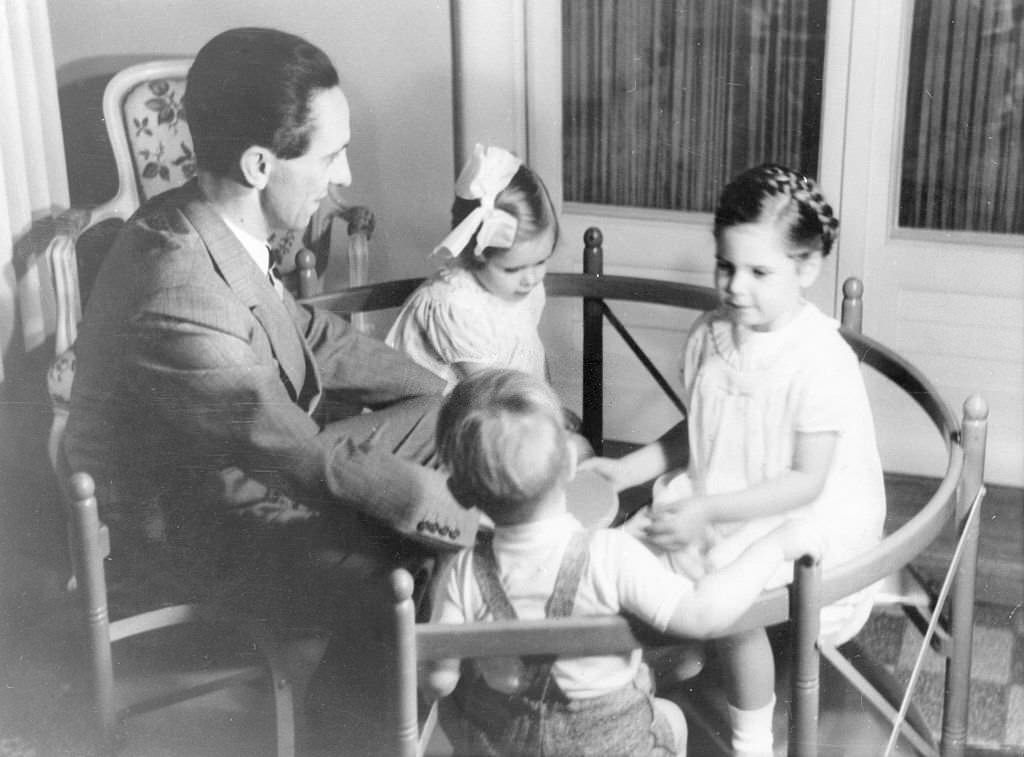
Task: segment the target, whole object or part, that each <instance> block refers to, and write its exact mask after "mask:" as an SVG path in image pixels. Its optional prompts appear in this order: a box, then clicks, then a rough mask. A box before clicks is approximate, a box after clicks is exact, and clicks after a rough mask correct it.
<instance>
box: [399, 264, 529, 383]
mask: <svg viewBox="0 0 1024 757" xmlns="http://www.w3.org/2000/svg"><path fill="white" fill-rule="evenodd" d="M545 301H546V295H545V293H544V284H543V283H541V284H538V285H537V286H536V287H534V288H533V290H531V292H530V293H529V295H527V296H526V297H524V298H523V299H522V300H519V301H516V302H508V301H506V300H503V299H501V298H499V297H496V296H495V295H493V294H491V292H489V291H488V290H487V289H485V288H484V287H483V286H482V285H481V284H480V282H479V281H477V279H476V277H475V276H474V275H473V273H472V272H471V271H469V270H468V269H466V268H465V267H463V266H461V265H459V264H458V263H450V264H449V265H447V266H445V267H443V268H441V269H440V270H438V271H436V272H435V273H434V274H433V275H432V276H430V277H429V278H428V279H427V280H426V281H424V282H423V284H421V285H420V287H419V288H418V289H417V290H416V291H415V292H413V293H412V295H411V296H410V297H409V299H408V300H406V302H405V305H403V307H402V310H401V312H400V313H399V314H398V318H397V319H396V320H395V323H394V325H393V326H392V327H391V331H390V332H389V333H388V336H387V340H386V341H387V343H388V344H389V345H390V346H392V347H394V348H396V349H398V350H401V351H402V352H404V353H405V354H406V355H408V356H409V357H410V358H412V359H413V360H414V361H415V362H417V363H419V364H420V365H422V366H423V367H424V368H427V369H429V370H430V371H433V372H434V373H435V374H437V375H438V376H440V377H441V378H443V379H444V380H445V381H447V382H448V388H449V389H451V388H452V387H453V386H454V385H455V384H456V383H457V382H458V380H459V376H458V374H457V373H456V372H455V369H454V367H453V366H454V365H455V364H456V363H481V364H484V365H493V366H495V367H503V368H515V369H518V370H521V371H525V372H526V373H530V374H533V375H535V376H538V377H539V378H544V377H545V365H544V345H543V343H542V342H541V340H540V335H539V333H538V332H537V327H538V324H539V323H540V317H541V314H542V313H543V311H544V303H545Z"/></svg>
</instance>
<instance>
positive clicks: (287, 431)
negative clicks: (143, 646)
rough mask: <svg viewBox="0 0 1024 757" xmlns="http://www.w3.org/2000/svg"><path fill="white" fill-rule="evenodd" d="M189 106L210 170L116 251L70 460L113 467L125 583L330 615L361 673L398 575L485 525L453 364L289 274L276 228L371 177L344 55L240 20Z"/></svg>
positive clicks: (82, 381)
mask: <svg viewBox="0 0 1024 757" xmlns="http://www.w3.org/2000/svg"><path fill="white" fill-rule="evenodd" d="M185 109H186V112H187V114H188V120H189V126H190V129H191V132H192V136H193V139H194V142H195V153H196V159H197V163H198V169H199V170H198V176H197V178H196V179H195V180H193V181H192V182H190V183H189V184H187V185H185V186H184V187H182V188H180V189H176V190H172V191H170V192H167V193H165V194H163V195H160V196H158V197H156V198H154V199H153V200H152V201H150V202H147V203H146V204H145V205H144V206H143V207H141V208H140V209H139V210H138V211H137V212H136V213H135V215H134V216H133V217H132V218H131V219H130V220H129V221H128V222H127V223H126V224H125V227H124V229H123V230H122V231H121V232H120V234H119V235H118V237H117V239H116V241H115V243H114V245H113V247H112V249H111V251H110V252H109V253H108V255H107V257H106V259H105V260H104V263H103V267H102V270H101V271H100V273H99V275H98V277H97V280H96V283H95V285H94V288H93V290H92V293H91V295H90V298H89V302H88V306H87V309H86V313H85V317H84V319H83V323H82V327H81V331H80V336H79V339H78V343H77V350H76V351H77V355H78V367H77V374H76V377H75V382H74V387H73V391H72V398H71V413H70V418H69V420H68V426H67V433H66V437H65V440H64V454H65V459H66V462H67V466H68V469H69V471H79V470H84V471H88V472H90V473H92V475H93V476H94V478H95V479H96V482H97V490H98V498H99V502H100V506H101V513H102V516H103V517H104V519H105V520H106V521H107V523H108V525H109V526H110V527H111V531H112V534H113V549H114V553H113V556H112V558H113V559H112V563H111V568H110V570H111V571H113V573H114V574H115V575H116V576H118V579H119V580H120V579H126V580H127V583H128V584H131V583H132V582H134V583H136V584H138V583H143V584H145V586H146V588H145V589H144V591H145V593H146V595H147V600H152V598H153V596H152V594H153V588H152V587H153V586H154V585H155V584H159V585H161V586H163V587H166V586H167V585H170V586H171V587H173V588H172V589H171V593H176V594H177V595H178V596H175V597H173V598H174V599H176V600H180V599H202V600H207V601H209V600H217V601H222V602H227V603H234V604H236V605H238V606H240V607H242V608H244V609H246V610H248V611H253V612H258V613H260V614H261V615H265V616H269V617H274V618H277V619H278V620H279V621H280V622H286V623H288V624H291V625H296V626H299V627H308V626H309V625H323V624H327V625H328V626H329V627H330V628H331V629H332V630H334V631H335V632H336V636H342V637H344V638H345V644H344V646H341V645H339V646H338V647H337V648H335V649H333V651H332V650H329V655H331V657H332V659H334V660H335V664H334V665H333V670H334V671H335V672H336V673H338V677H339V679H340V680H343V682H344V683H343V685H345V686H351V687H352V688H353V689H354V690H356V691H359V690H361V688H362V687H363V685H364V684H365V683H366V681H369V680H371V679H372V676H373V674H374V672H375V671H374V670H373V669H372V666H369V665H366V664H364V663H365V662H366V661H367V660H371V659H372V658H373V653H374V644H373V643H374V641H375V639H377V638H379V631H378V630H376V628H375V625H374V624H375V615H374V613H375V609H376V608H378V607H381V606H383V604H384V598H383V596H382V592H383V591H384V588H383V586H384V580H385V577H386V575H387V573H388V571H389V570H390V569H391V568H392V567H393V566H394V565H396V564H399V563H404V564H406V565H409V566H410V567H412V568H414V569H416V568H422V567H423V566H427V565H429V560H430V556H431V554H433V553H434V552H435V550H436V548H437V547H438V546H441V547H445V546H447V547H449V548H452V547H456V546H461V545H466V544H470V543H472V540H473V537H474V534H475V530H476V516H475V513H473V512H470V511H467V510H464V509H463V508H461V507H460V506H459V505H458V504H457V503H456V502H455V500H454V499H453V498H452V497H451V495H450V493H449V492H448V490H447V486H446V483H445V480H444V477H443V476H442V475H441V474H440V473H439V472H437V471H435V470H433V469H432V467H431V466H432V464H433V463H434V439H433V433H434V421H435V414H436V411H437V408H438V405H439V399H440V396H439V393H440V392H441V390H442V389H443V382H442V381H441V380H440V379H438V378H437V377H435V376H434V375H433V374H432V373H430V372H428V371H426V370H424V369H422V368H420V367H419V366H418V365H416V364H414V363H413V362H411V361H409V360H407V359H406V358H405V357H404V356H403V355H401V354H399V353H398V352H395V351H393V350H391V349H389V348H388V347H386V346H385V345H384V344H383V343H381V342H378V341H376V340H373V339H370V338H369V337H366V336H363V335H361V334H359V333H357V332H356V331H354V330H353V329H351V328H350V327H349V325H348V323H347V322H346V321H345V320H343V319H342V318H340V317H338V316H336V315H334V314H331V313H328V312H324V311H320V310H317V309H313V308H309V307H306V306H302V305H299V304H297V303H296V302H295V301H294V299H293V298H292V297H291V295H289V294H288V293H286V292H285V291H284V290H283V287H281V286H280V283H279V282H277V281H276V280H275V279H274V277H273V272H272V270H271V265H270V260H269V251H268V247H267V238H268V237H269V236H270V235H271V233H273V232H275V231H282V230H284V231H287V230H293V229H302V228H304V227H305V226H306V225H307V224H308V222H309V220H310V217H311V216H312V215H313V213H314V211H315V210H316V209H317V207H318V205H319V203H320V201H321V200H322V199H323V198H324V197H325V195H326V194H327V190H328V185H329V184H330V183H336V184H342V185H346V184H348V183H349V182H350V180H351V175H350V171H349V164H348V155H347V150H348V142H349V108H348V103H347V101H346V98H345V95H344V94H343V93H342V90H341V88H340V86H339V80H338V74H337V72H336V71H335V69H334V67H333V65H332V64H331V62H330V61H329V59H328V58H327V56H326V55H325V54H324V53H323V52H322V51H321V50H319V49H318V48H316V47H315V46H313V45H311V44H309V43H308V42H306V41H304V40H302V39H300V38H298V37H294V36H292V35H289V34H285V33H283V32H278V31H274V30H269V29H233V30H230V31H227V32H224V33H222V34H220V35H218V36H217V37H215V38H213V39H212V40H211V41H210V42H208V43H207V44H206V45H205V46H204V47H203V48H202V50H200V52H199V53H198V55H197V56H196V59H195V62H194V64H193V66H192V68H191V70H190V71H189V75H188V82H187V88H186V94H185ZM353 404H354V405H356V406H358V407H361V408H364V409H365V411H364V412H362V413H357V414H356V415H353V416H350V417H342V418H337V417H334V416H335V415H336V410H337V408H339V407H349V408H350V407H352V406H353ZM427 537H429V540H428V538H427ZM428 541H429V542H430V544H431V545H432V546H424V544H426V543H427V542H428ZM128 579H130V580H128ZM346 653H347V654H346ZM360 665H362V667H361V668H360ZM353 666H354V667H353ZM356 668H359V669H356ZM364 677H365V679H366V680H363V678H364ZM363 690H364V691H365V689H363ZM361 698H362V699H366V698H367V697H365V696H364V697H361ZM370 699H371V701H372V698H370Z"/></svg>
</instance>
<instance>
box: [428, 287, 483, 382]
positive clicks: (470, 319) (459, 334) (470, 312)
mask: <svg viewBox="0 0 1024 757" xmlns="http://www.w3.org/2000/svg"><path fill="white" fill-rule="evenodd" d="M449 295H450V296H448V297H446V298H444V299H441V298H437V297H433V298H430V299H429V300H426V301H424V302H423V303H421V307H420V308H419V313H418V321H419V327H420V329H421V330H422V333H423V335H424V338H425V339H426V341H427V342H428V343H429V344H430V346H431V347H432V348H433V349H434V351H435V352H436V353H437V356H438V358H440V359H441V361H442V362H444V363H447V364H449V365H451V364H454V363H497V362H500V356H499V355H498V353H497V351H496V349H495V348H496V346H497V345H498V344H500V342H501V340H500V338H499V337H500V332H499V324H498V323H496V321H497V317H496V314H495V313H494V311H493V309H491V308H487V307H486V306H485V303H484V302H482V300H481V299H480V298H479V297H476V296H474V293H472V292H467V291H462V290H459V289H452V290H449Z"/></svg>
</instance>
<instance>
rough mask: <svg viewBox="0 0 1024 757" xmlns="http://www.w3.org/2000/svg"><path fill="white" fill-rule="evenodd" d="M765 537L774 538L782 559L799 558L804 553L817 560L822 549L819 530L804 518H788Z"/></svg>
mask: <svg viewBox="0 0 1024 757" xmlns="http://www.w3.org/2000/svg"><path fill="white" fill-rule="evenodd" d="M765 538H768V539H775V541H776V543H777V544H778V545H779V549H780V550H782V557H783V559H784V560H799V559H800V558H801V557H803V556H804V555H809V556H810V557H813V558H814V559H815V560H818V559H820V558H821V555H822V552H823V551H824V544H822V540H821V534H820V532H819V531H818V529H817V528H815V527H814V526H813V525H812V523H811V522H810V521H808V520H807V519H806V518H790V519H788V520H787V521H786V522H785V523H783V524H782V525H781V526H779V527H778V528H776V529H775V530H774V531H771V532H770V533H769V534H768V535H767V536H766V537H765Z"/></svg>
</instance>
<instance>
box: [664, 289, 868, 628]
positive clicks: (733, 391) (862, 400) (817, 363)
mask: <svg viewBox="0 0 1024 757" xmlns="http://www.w3.org/2000/svg"><path fill="white" fill-rule="evenodd" d="M837 329H838V323H837V322H836V321H835V320H833V319H831V318H829V317H827V316H825V315H824V314H823V313H822V312H821V311H820V310H818V309H817V308H816V307H815V306H814V305H811V304H809V303H807V304H805V305H804V306H803V307H802V309H801V311H800V313H799V314H798V315H797V316H796V317H795V318H794V319H793V320H792V321H791V322H790V323H788V324H787V325H785V326H784V327H783V328H781V329H779V330H777V331H768V332H755V331H751V330H749V329H740V330H734V328H733V326H732V324H731V323H730V322H729V321H728V319H727V318H726V317H725V315H724V314H722V313H720V312H718V311H713V312H710V313H707V314H705V315H704V316H702V317H701V318H700V319H699V320H698V321H697V323H696V324H695V325H694V327H693V329H692V330H691V332H690V335H689V337H688V339H687V342H686V346H685V348H684V351H683V360H682V371H681V373H682V381H683V387H684V390H685V396H686V404H687V408H688V411H689V441H690V464H689V468H688V474H689V476H690V479H691V481H692V485H693V488H694V491H695V493H696V494H721V493H726V492H730V491H740V490H743V489H747V488H749V487H751V486H753V485H755V484H758V483H761V482H763V481H767V480H769V479H772V478H775V477H776V476H778V475H780V474H782V473H783V472H785V471H786V470H788V469H789V468H790V467H791V465H792V461H793V451H794V444H795V440H796V433H797V432H805V433H814V432H837V433H838V439H837V443H836V450H835V454H834V457H833V461H832V467H831V470H830V471H829V474H828V478H827V480H826V482H825V487H824V490H823V491H822V493H821V495H820V496H819V497H818V499H816V500H815V501H814V502H813V503H811V504H810V505H807V506H805V507H803V508H800V509H799V510H796V511H790V512H787V513H785V514H784V515H778V516H771V517H763V518H756V519H753V520H750V521H743V522H736V523H719V524H716V525H715V526H714V539H713V540H714V542H715V543H714V544H713V545H712V546H711V549H710V551H709V552H708V561H709V563H710V564H711V566H712V567H714V566H717V565H722V564H725V563H728V562H730V561H731V560H732V559H734V558H735V557H736V556H737V555H739V553H740V552H742V551H743V549H744V548H745V547H746V546H747V545H749V544H750V543H751V542H752V541H754V540H755V539H757V538H758V537H759V536H761V535H763V534H765V533H767V532H768V531H770V530H771V529H773V528H774V527H775V526H776V525H778V524H779V523H781V521H782V519H783V518H791V517H798V516H799V517H808V518H810V519H812V521H813V522H814V524H815V525H816V527H817V529H818V532H819V533H820V534H821V536H822V538H823V541H824V552H823V564H824V565H825V566H826V567H827V566H829V565H835V564H838V563H840V562H843V561H844V560H847V559H849V558H851V557H853V556H856V555H858V554H861V553H863V552H865V551H866V550H868V549H870V548H871V547H872V546H874V545H875V544H877V543H878V541H879V539H880V538H881V534H882V527H883V525H884V521H885V489H884V485H883V481H882V466H881V462H880V460H879V456H878V448H877V444H876V441H875V430H874V423H873V422H872V418H871V408H870V406H869V404H868V399H867V392H866V391H865V388H864V381H863V378H862V376H861V373H860V366H859V363H858V361H857V358H856V356H855V355H854V354H853V351H852V350H851V349H850V347H849V346H848V345H847V344H846V342H845V341H844V340H843V338H842V337H841V336H840V335H839V332H838V330H837ZM737 334H739V338H740V339H741V340H742V341H741V343H737V339H736V335H737ZM791 579H792V565H789V564H787V565H786V566H785V567H784V568H783V569H782V570H781V571H780V572H778V573H777V574H776V575H775V576H774V577H773V580H772V582H771V583H770V584H769V586H781V585H783V584H785V583H788V582H789V581H790V580H791ZM865 603H866V604H865ZM844 604H845V606H846V607H845V609H844V608H842V607H840V608H832V609H833V610H834V611H833V612H832V613H825V614H823V617H822V626H823V632H827V631H828V630H829V628H828V627H831V630H833V631H834V630H836V628H837V627H839V626H843V625H849V624H851V623H852V624H853V625H855V626H857V627H858V628H859V624H860V623H862V622H863V620H866V617H867V615H866V613H867V611H868V610H870V592H867V591H866V592H862V593H860V595H859V596H855V597H852V598H847V600H845V601H844ZM828 609H830V608H826V610H828ZM851 613H852V614H853V615H856V617H855V618H854V617H851ZM830 615H831V616H835V617H830ZM849 630H850V629H847V632H848V631H849ZM852 630H853V632H855V631H856V630H857V629H856V628H853V629H852ZM844 633H845V632H844Z"/></svg>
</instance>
